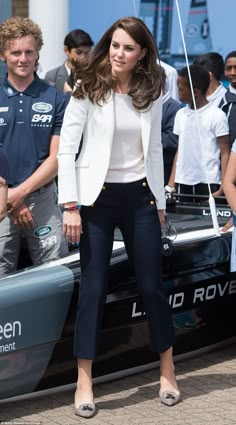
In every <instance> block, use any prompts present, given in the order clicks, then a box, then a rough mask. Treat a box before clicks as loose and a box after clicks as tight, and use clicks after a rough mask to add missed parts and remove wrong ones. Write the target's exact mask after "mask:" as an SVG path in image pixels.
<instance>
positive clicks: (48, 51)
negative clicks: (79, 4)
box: [29, 0, 69, 71]
mask: <svg viewBox="0 0 236 425" xmlns="http://www.w3.org/2000/svg"><path fill="white" fill-rule="evenodd" d="M68 7H69V5H68V0H40V1H37V0H29V18H31V19H32V20H33V21H35V22H36V23H37V24H38V25H39V26H40V28H41V29H42V32H43V40H44V45H43V47H42V50H41V52H40V64H41V66H42V67H43V68H44V69H45V70H46V71H48V70H49V69H52V68H55V67H57V66H59V65H61V64H62V63H63V62H64V61H65V59H66V56H65V54H64V50H63V48H64V38H65V36H66V34H67V33H68Z"/></svg>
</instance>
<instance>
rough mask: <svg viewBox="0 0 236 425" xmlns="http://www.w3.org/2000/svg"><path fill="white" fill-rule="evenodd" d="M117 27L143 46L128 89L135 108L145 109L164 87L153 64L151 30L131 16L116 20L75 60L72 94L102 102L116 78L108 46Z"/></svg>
mask: <svg viewBox="0 0 236 425" xmlns="http://www.w3.org/2000/svg"><path fill="white" fill-rule="evenodd" d="M117 29H123V30H124V31H125V32H127V33H128V34H129V35H130V37H132V38H133V39H134V40H135V42H136V43H138V44H139V45H140V46H141V48H142V49H143V48H146V49H147V52H146V54H145V56H144V57H143V59H142V60H141V61H140V62H139V63H138V64H137V66H136V67H135V69H134V70H133V75H132V78H131V84H130V87H131V88H130V90H129V92H128V94H129V96H131V97H132V100H133V105H134V107H135V108H136V109H138V110H142V109H146V108H148V107H149V106H150V105H151V103H152V102H153V101H154V100H156V99H157V98H158V97H159V96H160V93H161V91H162V90H164V85H165V74H164V73H163V71H162V69H161V67H160V65H158V64H157V60H158V51H157V46H156V42H155V40H154V38H153V36H152V34H151V32H150V31H149V29H148V28H147V26H146V25H145V24H144V22H143V21H142V20H141V19H138V18H135V17H125V18H122V19H119V20H118V21H116V22H115V23H114V24H113V25H112V26H111V27H110V28H109V29H108V30H107V31H106V32H105V34H104V35H103V37H102V38H101V39H100V41H99V42H98V43H97V45H96V46H95V48H94V49H93V50H92V51H91V52H90V53H89V55H88V56H87V57H86V58H85V59H84V60H82V61H78V62H77V64H76V70H75V78H76V80H79V84H76V88H75V90H74V92H73V96H74V97H76V98H78V99H84V98H85V97H87V96H88V97H89V99H90V101H91V102H93V103H97V104H98V105H102V103H104V102H106V99H107V97H108V96H109V94H110V93H111V91H112V90H115V88H116V85H117V81H116V78H115V76H114V75H112V72H111V64H110V61H109V49H110V44H111V40H112V36H113V33H114V32H115V31H116V30H117Z"/></svg>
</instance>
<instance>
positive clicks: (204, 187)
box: [168, 65, 230, 199]
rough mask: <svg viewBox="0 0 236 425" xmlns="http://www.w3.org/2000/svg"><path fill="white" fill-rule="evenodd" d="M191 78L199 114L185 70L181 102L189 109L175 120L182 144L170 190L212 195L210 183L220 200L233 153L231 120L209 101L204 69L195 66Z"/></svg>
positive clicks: (184, 69) (180, 96) (180, 72)
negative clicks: (229, 122) (223, 181)
mask: <svg viewBox="0 0 236 425" xmlns="http://www.w3.org/2000/svg"><path fill="white" fill-rule="evenodd" d="M190 74H191V79H192V84H193V89H194V96H195V102H196V108H197V111H195V109H194V105H193V99H192V93H191V89H190V82H189V75H188V70H187V68H183V69H182V70H180V71H179V77H178V89H179V98H180V100H181V101H182V102H184V103H185V104H186V106H185V107H184V108H181V109H180V110H179V111H178V112H177V113H176V116H175V122H174V129H173V131H174V133H175V134H177V135H178V138H179V144H178V151H177V154H176V159H175V163H176V165H175V167H173V169H172V174H171V178H170V180H169V182H168V186H170V187H173V186H175V188H176V190H177V192H178V193H181V194H191V195H208V194H209V193H208V182H209V183H210V187H211V191H212V192H213V195H214V196H220V195H222V194H223V188H222V180H223V177H224V173H225V170H226V167H227V163H228V159H229V153H230V140H229V128H228V122H227V117H226V115H225V114H224V113H223V112H222V111H221V110H220V109H219V108H218V107H217V106H215V105H214V104H212V103H209V102H208V100H207V98H206V92H207V88H208V85H209V73H208V72H207V71H206V70H205V69H204V68H203V67H202V66H201V65H191V66H190ZM196 114H197V117H198V123H199V128H200V134H199V131H198V125H197V117H196ZM200 136H201V138H200ZM203 199H204V197H203Z"/></svg>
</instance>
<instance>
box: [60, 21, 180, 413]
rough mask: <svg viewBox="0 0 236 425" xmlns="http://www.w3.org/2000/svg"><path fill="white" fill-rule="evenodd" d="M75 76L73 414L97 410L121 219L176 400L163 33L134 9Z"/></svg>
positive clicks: (70, 153) (71, 134) (165, 398)
mask: <svg viewBox="0 0 236 425" xmlns="http://www.w3.org/2000/svg"><path fill="white" fill-rule="evenodd" d="M77 81H78V83H77V85H76V88H75V90H74V91H73V93H72V97H71V100H70V103H69V105H68V108H67V110H66V113H65V116H64V123H63V129H62V132H61V139H60V147H59V153H58V162H59V173H58V192H59V203H60V204H62V205H63V209H64V213H63V223H64V235H65V236H66V237H67V239H68V241H69V242H70V243H80V260H81V270H82V279H81V281H80V288H79V304H78V312H77V318H76V325H75V344H74V355H75V357H76V358H77V359H78V377H79V378H78V384H77V390H76V394H75V407H76V410H75V413H76V414H77V415H79V416H82V417H92V416H94V415H95V414H96V406H95V404H94V401H93V390H92V363H93V360H94V358H95V357H96V354H97V340H98V336H99V333H100V328H101V322H102V318H103V311H104V305H105V300H106V288H107V284H108V274H109V263H110V257H111V253H112V246H113V237H114V229H115V227H116V226H119V228H120V229H121V232H122V234H123V239H124V243H125V246H126V249H127V253H128V257H129V260H130V263H131V265H132V266H133V269H134V274H135V278H136V282H137V286H138V290H139V291H140V293H141V295H142V298H143V301H144V306H145V310H146V312H147V317H148V322H149V330H150V344H151V349H152V350H154V351H155V352H158V353H160V370H161V378H160V400H161V402H162V403H164V404H166V405H168V406H169V405H174V404H176V403H177V402H178V401H179V399H180V392H179V389H178V386H177V383H176V380H175V375H174V365H173V357H172V350H173V348H172V347H173V343H174V331H173V322H172V315H171V309H170V306H169V304H168V301H167V299H166V296H165V293H164V288H163V284H162V279H161V232H160V224H162V223H164V210H165V193H164V178H163V174H164V173H163V154H162V143H161V114H162V96H161V93H162V90H163V88H164V84H165V81H164V78H163V72H162V69H161V67H160V66H159V65H157V49H156V43H155V40H154V38H153V36H152V35H151V33H150V31H149V30H148V28H147V27H146V25H145V24H144V22H143V21H142V20H140V19H138V18H135V17H128V18H122V19H120V20H118V21H117V22H115V23H114V24H113V25H112V26H111V27H110V28H109V29H108V30H107V31H106V33H105V34H104V35H103V37H102V38H101V40H100V41H99V42H98V44H97V45H96V46H95V48H94V50H93V51H92V52H91V54H90V55H89V56H88V63H87V65H85V64H84V63H83V66H82V64H80V63H79V62H78V72H77ZM82 133H83V145H82V149H81V152H80V155H79V157H78V159H77V161H76V162H75V154H76V152H77V150H78V145H79V143H80V139H81V135H82ZM78 204H80V205H82V207H81V208H80V207H79V206H78Z"/></svg>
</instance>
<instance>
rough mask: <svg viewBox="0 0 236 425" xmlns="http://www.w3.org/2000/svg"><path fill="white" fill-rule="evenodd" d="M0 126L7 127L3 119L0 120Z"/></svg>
mask: <svg viewBox="0 0 236 425" xmlns="http://www.w3.org/2000/svg"><path fill="white" fill-rule="evenodd" d="M2 125H7V123H6V122H5V121H4V118H0V127H1V126H2Z"/></svg>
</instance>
